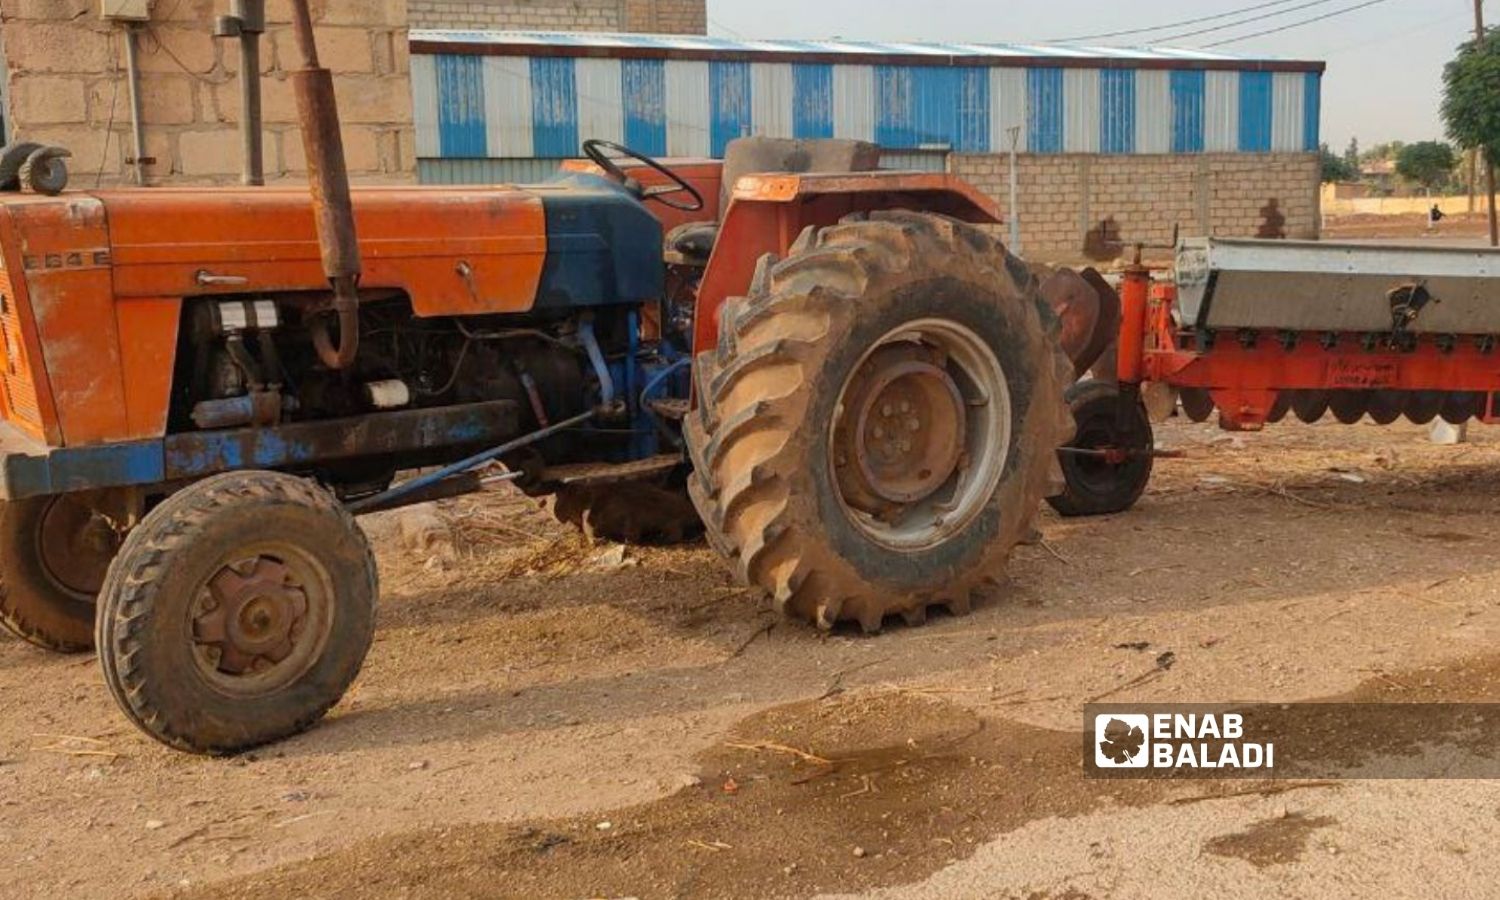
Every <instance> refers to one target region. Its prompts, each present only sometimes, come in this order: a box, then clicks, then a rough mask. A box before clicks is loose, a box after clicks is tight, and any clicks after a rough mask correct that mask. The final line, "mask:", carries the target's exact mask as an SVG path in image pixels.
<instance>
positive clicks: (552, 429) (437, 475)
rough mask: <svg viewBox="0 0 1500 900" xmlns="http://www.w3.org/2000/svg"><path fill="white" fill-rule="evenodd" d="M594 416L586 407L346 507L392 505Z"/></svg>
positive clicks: (369, 507) (382, 506)
mask: <svg viewBox="0 0 1500 900" xmlns="http://www.w3.org/2000/svg"><path fill="white" fill-rule="evenodd" d="M593 417H594V412H593V410H589V411H588V412H586V413H579V414H578V415H576V416H573V417H572V418H570V419H564V420H562V421H561V422H558V423H557V424H556V425H550V426H548V427H546V428H543V429H541V430H539V431H533V432H532V433H531V434H528V435H526V436H525V437H521V438H516V439H515V440H513V441H507V442H506V443H504V444H501V445H500V446H498V447H492V448H490V449H489V450H486V451H484V452H483V453H476V454H474V455H473V456H471V457H469V458H468V459H464V460H460V461H459V462H456V463H454V464H453V465H451V466H444V467H443V468H441V469H438V470H437V471H436V472H433V473H431V474H429V475H423V476H422V477H420V478H413V479H412V480H410V481H404V482H402V483H401V484H398V485H396V486H395V487H393V488H391V489H390V490H388V491H386V492H385V493H383V494H376V495H375V496H373V497H366V498H365V499H363V500H360V501H358V502H356V503H351V504H349V510H350V511H351V512H354V513H359V512H362V511H364V510H368V509H381V508H385V507H389V506H392V505H394V504H396V502H397V501H399V500H401V499H402V498H403V497H408V496H410V495H412V494H416V493H419V492H421V491H423V490H425V489H427V488H429V487H432V486H433V485H435V484H437V483H438V482H440V481H443V480H445V479H448V478H451V477H453V476H454V475H461V474H463V473H464V472H467V471H469V470H470V469H476V468H478V467H480V466H482V465H484V464H486V463H489V462H492V461H494V460H496V459H499V458H500V457H502V456H504V455H505V454H507V453H514V452H515V451H517V450H520V449H521V448H522V447H527V446H530V445H531V444H535V443H536V442H538V441H541V440H545V439H547V438H549V437H551V436H552V435H554V434H557V433H558V432H561V431H566V430H568V429H569V428H577V427H578V426H579V425H582V424H584V423H585V422H587V421H588V420H589V419H592V418H593Z"/></svg>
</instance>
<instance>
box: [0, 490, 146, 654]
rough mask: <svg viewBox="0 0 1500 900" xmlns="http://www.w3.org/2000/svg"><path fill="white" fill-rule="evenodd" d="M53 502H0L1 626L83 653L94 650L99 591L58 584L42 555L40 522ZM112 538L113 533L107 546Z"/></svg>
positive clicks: (42, 499)
mask: <svg viewBox="0 0 1500 900" xmlns="http://www.w3.org/2000/svg"><path fill="white" fill-rule="evenodd" d="M56 502H59V498H57V497H36V498H33V499H28V500H10V501H5V502H0V625H3V626H4V627H5V629H6V630H7V631H10V632H11V633H13V634H15V635H16V636H17V637H19V638H21V639H22V640H24V641H26V642H28V643H30V644H33V645H35V646H37V647H41V648H42V649H44V650H51V651H53V652H54V653H87V652H88V651H90V650H92V649H94V608H95V600H96V597H97V595H96V594H95V593H91V592H88V591H85V590H81V589H78V588H74V587H69V586H68V585H66V584H63V583H61V582H60V581H59V579H58V578H57V577H55V576H54V575H53V574H52V573H51V572H49V571H48V568H47V565H46V563H45V562H44V560H43V558H42V551H41V548H40V542H41V532H42V525H43V521H44V519H45V517H46V515H47V512H48V510H49V508H50V507H51V505H52V504H53V503H56ZM115 540H117V538H114V537H113V536H111V546H113V544H114V541H115ZM99 559H100V563H99V564H100V566H101V567H102V563H103V559H104V557H103V556H100V557H99Z"/></svg>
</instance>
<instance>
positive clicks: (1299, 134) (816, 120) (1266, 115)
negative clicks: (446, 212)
mask: <svg viewBox="0 0 1500 900" xmlns="http://www.w3.org/2000/svg"><path fill="white" fill-rule="evenodd" d="M412 84H413V91H414V99H415V113H416V128H417V155H418V156H419V157H423V158H429V159H473V158H561V157H569V156H574V155H576V154H577V153H578V147H579V144H580V143H581V142H582V141H583V140H585V139H587V138H602V139H605V140H612V141H619V142H623V143H625V144H627V145H629V146H631V147H634V148H636V149H638V150H641V151H642V152H644V153H647V154H651V155H655V156H677V157H694V156H697V157H704V156H707V157H718V156H722V155H723V151H724V146H725V145H726V144H727V143H728V142H729V141H730V140H732V139H734V138H737V137H740V136H743V135H752V134H755V135H767V136H772V137H801V138H816V137H841V138H858V139H862V140H872V141H875V142H876V143H879V144H880V145H882V146H883V147H886V148H888V149H891V150H918V149H933V150H937V149H946V150H953V151H955V152H960V153H988V152H995V153H1000V152H1006V151H1008V150H1009V149H1010V135H1011V130H1012V129H1019V132H1018V138H1019V142H1020V144H1019V146H1020V149H1021V150H1022V151H1023V152H1029V153H1114V154H1131V153H1134V154H1149V153H1226V152H1227V153H1267V152H1302V151H1315V150H1317V148H1318V139H1319V133H1318V122H1319V114H1320V95H1321V79H1320V75H1319V73H1317V72H1302V71H1293V72H1283V71H1276V72H1272V71H1259V70H1245V71H1238V70H1233V69H1228V70H1226V69H1209V70H1204V69H1201V68H1183V69H1170V68H1119V67H1111V68H1077V67H1068V68H1063V67H1047V66H1037V67H1017V66H993V67H991V66H978V65H975V66H946V65H945V66H930V65H850V64H827V63H804V62H794V61H791V62H784V63H783V62H741V61H718V60H672V59H666V60H664V59H632V58H624V59H621V58H593V57H570V56H555V55H554V56H537V57H526V56H505V55H471V54H443V53H438V54H417V55H414V56H413V57H412Z"/></svg>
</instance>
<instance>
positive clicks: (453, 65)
mask: <svg viewBox="0 0 1500 900" xmlns="http://www.w3.org/2000/svg"><path fill="white" fill-rule="evenodd" d="M414 8H415V0H414ZM411 40H412V54H413V56H412V86H413V92H414V97H415V100H416V102H415V104H414V106H415V118H416V127H417V157H418V167H419V177H420V178H421V179H422V180H424V181H429V182H461V181H528V180H534V179H537V178H540V177H544V176H545V175H546V174H547V173H548V172H550V171H552V170H554V169H555V168H556V165H557V163H558V162H559V161H560V160H561V159H563V158H565V157H569V156H574V155H576V154H577V152H578V146H579V143H580V141H582V140H584V139H587V138H590V137H598V138H605V139H608V140H614V141H621V142H623V143H626V144H628V145H631V146H633V147H635V148H637V149H639V150H641V151H643V152H645V153H648V154H653V155H657V156H667V157H671V156H677V157H692V156H697V157H701V156H713V157H717V156H721V155H722V154H723V152H724V147H725V145H726V144H727V143H728V142H729V141H730V140H732V139H734V138H736V137H740V136H742V135H751V134H760V135H769V136H785V137H847V138H859V139H862V140H869V141H874V142H876V143H878V144H880V145H881V147H882V148H883V149H884V150H885V151H886V155H887V164H888V165H890V166H893V167H902V168H922V169H938V170H947V171H951V172H954V173H957V174H960V175H962V176H964V177H966V178H968V179H969V180H970V181H972V182H974V183H975V184H977V185H978V186H979V187H980V188H982V189H984V190H986V191H987V192H989V193H990V194H992V195H993V196H994V197H995V198H996V199H997V200H999V201H1000V202H1001V203H1002V205H1003V204H1004V203H1005V202H1006V200H1007V196H1006V195H1007V188H1006V185H1007V181H1008V171H1009V162H1008V157H1007V154H1008V151H1009V150H1010V147H1011V137H1012V135H1014V136H1015V138H1016V139H1017V146H1018V149H1019V151H1020V154H1021V156H1020V167H1021V172H1020V175H1021V178H1020V182H1021V185H1022V192H1021V200H1020V213H1021V222H1022V237H1023V250H1024V251H1025V252H1027V253H1028V255H1033V256H1068V255H1074V254H1081V253H1083V251H1084V249H1085V248H1088V251H1089V254H1090V255H1093V256H1095V257H1098V256H1099V255H1100V254H1101V253H1102V254H1105V255H1109V254H1111V253H1113V254H1115V255H1118V254H1119V253H1121V252H1123V249H1124V247H1125V246H1127V245H1128V244H1130V243H1132V242H1147V243H1162V242H1164V241H1167V240H1169V239H1170V237H1171V234H1172V231H1173V228H1174V226H1178V225H1180V226H1181V227H1182V230H1183V233H1185V234H1220V235H1254V234H1256V233H1259V232H1262V231H1265V230H1266V229H1267V227H1268V222H1267V221H1266V218H1267V216H1266V210H1272V211H1273V212H1274V218H1275V220H1276V221H1275V223H1274V225H1275V229H1274V230H1275V231H1277V232H1278V233H1285V234H1286V235H1287V236H1289V237H1315V236H1316V235H1317V229H1318V225H1319V220H1320V217H1319V215H1318V204H1319V199H1318V197H1319V193H1318V189H1319V180H1320V172H1321V166H1320V160H1319V156H1318V146H1319V118H1320V110H1321V78H1322V72H1323V69H1324V65H1323V64H1322V63H1320V62H1296V61H1280V60H1264V59H1246V58H1240V57H1232V56H1225V55H1221V54H1216V53H1208V52H1197V51H1184V50H1151V49H1145V50H1113V49H1100V48H1082V47H1058V46H1016V45H977V44H906V43H900V44H894V43H892V44H881V43H865V42H850V41H731V40H725V39H721V38H708V37H671V36H662V35H639V36H636V35H601V36H597V37H595V36H592V35H579V34H548V33H538V32H507V33H498V32H488V33H479V32H456V31H431V30H429V31H413V32H412V34H411Z"/></svg>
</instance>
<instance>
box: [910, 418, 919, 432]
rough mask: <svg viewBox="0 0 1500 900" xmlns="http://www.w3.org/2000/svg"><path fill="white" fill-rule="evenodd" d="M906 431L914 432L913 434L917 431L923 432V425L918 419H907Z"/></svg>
mask: <svg viewBox="0 0 1500 900" xmlns="http://www.w3.org/2000/svg"><path fill="white" fill-rule="evenodd" d="M906 430H907V431H913V432H915V431H921V430H922V423H921V422H920V421H919V420H917V419H907V420H906Z"/></svg>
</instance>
